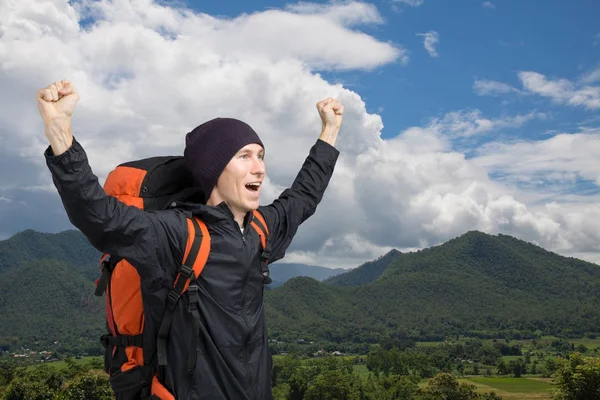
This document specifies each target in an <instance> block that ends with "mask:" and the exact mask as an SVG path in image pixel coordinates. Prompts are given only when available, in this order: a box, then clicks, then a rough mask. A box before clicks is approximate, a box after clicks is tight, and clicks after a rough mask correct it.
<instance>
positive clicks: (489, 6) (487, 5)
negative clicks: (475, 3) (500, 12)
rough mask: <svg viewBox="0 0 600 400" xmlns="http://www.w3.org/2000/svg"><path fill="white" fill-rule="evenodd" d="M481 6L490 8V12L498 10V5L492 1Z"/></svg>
mask: <svg viewBox="0 0 600 400" xmlns="http://www.w3.org/2000/svg"><path fill="white" fill-rule="evenodd" d="M481 6H482V7H483V8H488V9H490V10H494V9H496V5H495V4H494V3H492V2H491V1H484V2H483V3H481Z"/></svg>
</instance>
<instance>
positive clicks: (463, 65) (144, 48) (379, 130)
mask: <svg viewBox="0 0 600 400" xmlns="http://www.w3.org/2000/svg"><path fill="white" fill-rule="evenodd" d="M598 15H600V3H599V2H597V1H591V0H590V1H583V0H582V1H577V2H564V1H537V2H532V1H516V0H513V1H500V0H497V1H447V0H446V1H440V0H387V1H373V2H359V1H331V2H328V1H315V2H293V1H268V2H267V1H263V2H256V1H252V2H250V1H222V2H218V1H202V2H200V1H187V2H185V1H182V0H177V1H166V0H161V1H152V0H144V1H139V0H136V1H134V0H77V1H69V0H23V1H19V2H10V3H7V4H6V5H5V8H4V9H3V10H2V12H1V13H0V32H2V35H0V85H2V87H3V88H5V90H6V91H7V92H8V93H10V94H11V95H10V96H8V97H5V98H4V100H1V103H0V104H1V105H2V107H0V142H2V144H3V146H1V147H0V240H2V239H4V238H7V237H10V236H11V235H13V234H15V233H17V232H20V231H22V230H24V229H35V230H38V231H42V232H58V231H61V230H65V229H72V228H73V226H71V225H70V223H69V221H68V219H67V218H66V215H65V212H64V209H63V208H62V205H61V202H60V198H59V197H58V194H57V193H56V189H55V188H54V187H53V185H52V183H51V181H50V179H49V175H48V171H47V169H46V167H45V165H44V160H43V158H42V157H41V154H42V152H43V150H44V149H45V148H46V146H47V141H46V140H45V138H44V136H43V134H42V132H43V126H42V124H41V121H40V120H39V116H38V115H37V113H36V109H35V105H34V104H33V103H32V98H33V93H35V91H36V90H37V89H38V88H40V87H43V86H46V85H48V84H49V83H51V82H52V81H54V80H57V79H71V80H72V81H73V82H74V83H75V84H76V86H77V87H78V88H79V90H80V94H81V101H80V103H79V104H78V106H77V109H76V112H75V114H74V118H73V123H74V131H75V133H76V137H77V138H78V139H79V140H80V142H81V143H82V144H83V145H84V148H85V149H86V152H87V153H88V155H89V157H90V163H91V165H92V168H93V170H94V172H95V173H96V174H97V175H98V177H99V180H100V181H101V182H103V181H104V179H105V177H106V175H107V173H108V172H109V171H110V170H111V169H112V168H114V166H115V165H117V164H118V163H121V162H126V161H129V160H132V159H136V158H142V157H148V156H152V155H164V154H180V153H181V152H182V150H183V137H184V134H185V133H186V132H188V131H189V130H190V129H192V128H193V127H194V126H196V125H198V124H200V123H201V122H203V121H204V120H207V119H210V118H214V117H215V116H216V115H221V116H223V115H227V116H234V117H237V118H240V119H243V120H245V121H247V122H248V123H250V124H251V125H252V126H254V127H255V128H256V130H257V131H258V132H260V135H261V138H262V139H263V142H264V143H266V146H267V158H266V165H267V175H268V177H269V180H268V181H266V182H265V184H264V185H263V187H262V191H261V201H262V202H263V203H267V202H269V201H271V200H272V199H274V198H275V197H277V196H278V194H279V193H280V192H281V191H282V190H283V189H284V188H286V187H287V186H288V185H289V184H290V183H291V182H292V181H293V179H294V177H295V174H296V173H297V171H298V168H299V167H300V165H301V164H302V162H303V160H304V158H305V157H306V154H307V152H308V149H309V148H310V146H311V145H312V144H313V143H314V140H315V139H316V137H317V135H318V130H319V128H320V121H319V118H318V114H317V113H316V109H315V108H314V105H315V104H316V102H317V101H318V100H321V99H322V98H324V97H328V96H333V97H336V98H338V99H339V100H340V101H342V102H343V103H344V105H345V110H346V111H345V115H344V124H343V127H342V132H341V133H340V137H339V139H338V142H337V144H336V147H338V148H339V150H340V160H339V161H338V164H337V166H336V173H335V175H334V177H333V179H332V182H331V184H330V187H329V188H328V191H327V193H326V196H325V198H324V199H323V202H322V203H321V205H320V206H319V208H318V210H317V212H316V213H315V215H314V216H313V217H312V218H310V219H309V221H307V222H306V224H305V225H303V226H302V227H301V229H300V230H299V231H298V235H297V237H296V239H295V240H294V242H293V244H292V246H291V247H290V249H289V251H288V255H287V256H286V259H285V260H286V261H288V262H301V263H306V264H313V265H323V266H331V267H343V268H347V267H352V266H356V265H358V264H360V263H361V262H364V261H367V260H372V259H374V258H376V257H378V256H380V255H382V254H384V253H385V252H387V251H389V250H390V249H392V248H396V249H399V250H401V251H412V250H415V249H420V248H423V247H429V246H433V245H437V244H440V243H443V242H445V241H447V240H449V239H452V238H454V237H457V236H459V235H462V234H464V233H465V232H467V231H470V230H479V231H482V232H486V233H489V234H497V233H502V234H509V235H512V236H515V237H517V238H520V239H523V240H527V241H530V242H533V243H536V244H539V245H540V246H542V247H544V248H546V249H549V250H552V251H555V252H558V253H560V254H564V255H569V256H574V257H579V258H582V259H585V260H589V261H592V262H600V230H598V228H597V227H598V225H599V224H600V163H598V156H599V155H600V24H598V23H597V16H598ZM32 60H35V62H34V61H32Z"/></svg>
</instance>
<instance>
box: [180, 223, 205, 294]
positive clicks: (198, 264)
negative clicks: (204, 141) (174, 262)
mask: <svg viewBox="0 0 600 400" xmlns="http://www.w3.org/2000/svg"><path fill="white" fill-rule="evenodd" d="M196 222H198V225H199V226H200V230H201V231H202V243H201V244H200V249H199V250H198V255H197V256H196V260H195V262H194V265H193V266H192V271H194V274H193V276H194V277H195V278H198V277H199V276H200V274H201V273H202V270H203V269H204V266H205V265H206V261H207V260H208V254H209V253H210V234H209V233H208V228H207V226H206V224H205V223H204V222H203V221H201V220H199V219H198V218H196ZM195 236H196V230H195V229H194V224H193V223H192V220H190V219H188V241H187V245H186V248H185V253H184V256H183V263H182V264H185V261H186V260H187V258H188V257H189V256H190V251H191V249H192V244H193V243H194V237H195ZM192 279H193V278H192ZM177 280H179V274H178V275H177V279H176V280H175V285H174V286H176V285H177ZM188 286H190V281H187V282H186V283H185V286H184V287H183V292H185V291H186V290H187V288H188ZM183 292H182V293H183Z"/></svg>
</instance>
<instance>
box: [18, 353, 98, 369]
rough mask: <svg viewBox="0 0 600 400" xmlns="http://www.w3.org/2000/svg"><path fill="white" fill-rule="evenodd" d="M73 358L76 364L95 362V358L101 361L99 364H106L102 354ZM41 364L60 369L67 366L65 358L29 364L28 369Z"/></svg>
mask: <svg viewBox="0 0 600 400" xmlns="http://www.w3.org/2000/svg"><path fill="white" fill-rule="evenodd" d="M72 360H73V361H75V364H87V363H90V362H93V361H94V360H97V361H96V362H97V363H100V364H99V365H102V366H103V365H104V361H103V357H102V356H88V357H81V358H73V359H72ZM40 365H48V366H50V367H52V368H59V369H65V368H67V363H66V362H65V361H64V360H62V361H51V362H46V363H37V364H31V365H29V366H27V368H28V369H29V368H35V367H39V366H40Z"/></svg>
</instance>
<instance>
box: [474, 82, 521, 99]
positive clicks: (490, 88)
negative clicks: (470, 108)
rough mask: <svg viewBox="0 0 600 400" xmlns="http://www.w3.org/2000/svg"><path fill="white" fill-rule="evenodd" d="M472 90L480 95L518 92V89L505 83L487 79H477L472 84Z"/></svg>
mask: <svg viewBox="0 0 600 400" xmlns="http://www.w3.org/2000/svg"><path fill="white" fill-rule="evenodd" d="M473 90H474V91H475V93H477V94H478V95H480V96H494V95H498V94H506V93H520V91H519V90H518V89H516V88H514V87H512V86H510V85H507V84H506V83H502V82H498V81H493V80H488V79H477V80H475V83H474V84H473Z"/></svg>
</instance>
